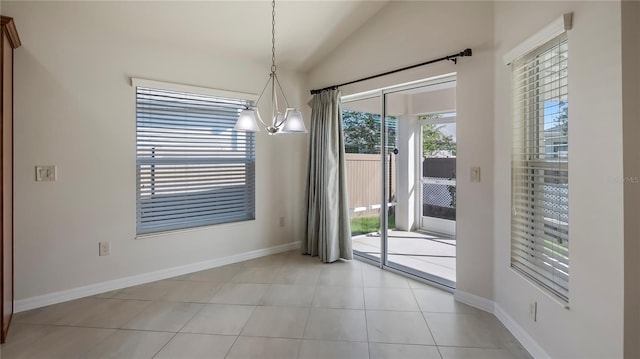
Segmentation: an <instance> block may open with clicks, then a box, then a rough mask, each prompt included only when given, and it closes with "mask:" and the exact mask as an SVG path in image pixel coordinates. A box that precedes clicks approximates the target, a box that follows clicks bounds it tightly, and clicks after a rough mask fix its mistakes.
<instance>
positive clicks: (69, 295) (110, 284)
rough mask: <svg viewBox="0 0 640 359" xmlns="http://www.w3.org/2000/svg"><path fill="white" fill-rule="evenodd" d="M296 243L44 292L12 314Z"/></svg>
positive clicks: (256, 255)
mask: <svg viewBox="0 0 640 359" xmlns="http://www.w3.org/2000/svg"><path fill="white" fill-rule="evenodd" d="M300 244H301V243H300V242H291V243H287V244H281V245H277V246H273V247H269V248H263V249H257V250H254V251H250V252H244V253H239V254H234V255H231V256H228V257H224V258H216V259H211V260H207V261H202V262H197V263H192V264H187V265H183V266H178V267H173V268H166V269H161V270H158V271H155V272H150V273H144V274H138V275H133V276H130V277H124V278H118V279H113V280H109V281H105V282H100V283H95V284H90V285H86V286H82V287H77V288H72V289H67V290H63V291H59V292H53V293H48V294H44V295H39V296H35V297H30V298H25V299H20V300H16V301H15V303H14V311H15V312H16V313H19V312H24V311H25V310H30V309H35V308H40V307H44V306H47V305H51V304H57V303H62V302H66V301H69V300H73V299H78V298H84V297H88V296H91V295H96V294H100V293H104V292H109V291H112V290H117V289H122V288H126V287H130V286H133V285H139V284H144V283H149V282H154V281H157V280H162V279H167V278H172V277H176V276H180V275H184V274H189V273H193V272H198V271H201V270H205V269H211V268H215V267H220V266H224V265H227V264H232V263H238V262H242V261H246V260H249V259H254V258H259V257H264V256H268V255H271V254H276V253H281V252H286V251H290V250H293V249H297V248H300Z"/></svg>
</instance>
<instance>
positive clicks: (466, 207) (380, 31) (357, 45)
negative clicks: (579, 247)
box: [309, 1, 493, 299]
mask: <svg viewBox="0 0 640 359" xmlns="http://www.w3.org/2000/svg"><path fill="white" fill-rule="evenodd" d="M492 6H493V5H492V4H491V3H488V2H413V1H406V2H405V1H402V2H390V3H389V4H388V5H387V6H385V7H384V8H383V9H382V10H381V11H380V12H378V13H377V14H376V15H375V16H374V17H373V18H372V19H371V20H370V21H369V22H367V23H366V24H365V25H364V26H363V27H361V28H360V29H358V31H356V32H355V33H353V34H352V35H351V36H350V37H348V38H347V39H346V41H345V42H343V43H342V44H340V46H339V47H338V48H336V50H335V51H334V52H333V53H331V54H330V55H329V56H328V57H327V58H326V59H324V60H323V61H322V63H321V64H320V65H318V66H316V67H315V68H314V69H312V70H311V71H310V73H309V85H310V86H311V87H312V88H321V87H324V86H329V85H333V84H336V83H342V82H346V81H349V80H353V79H357V78H360V77H365V76H368V75H372V74H376V73H380V72H384V71H387V70H392V69H396V68H399V67H403V66H408V65H413V64H416V63H420V62H423V61H426V60H430V59H433V58H437V57H442V56H445V55H449V54H451V53H454V52H459V51H462V50H463V49H465V48H467V47H470V48H472V49H473V57H470V58H462V59H460V61H459V62H458V64H457V65H454V64H453V63H451V62H441V63H438V64H434V65H430V66H425V67H420V68H417V69H413V70H409V71H404V72H401V73H397V74H394V75H391V76H387V77H384V78H380V79H376V80H370V81H367V82H363V83H359V84H356V85H350V86H346V87H344V88H342V93H343V95H347V94H353V93H357V92H361V91H364V90H371V89H375V88H380V87H382V86H390V85H395V84H399V83H404V82H408V81H414V80H418V79H424V78H428V77H432V76H437V75H442V74H447V73H451V72H457V89H456V94H457V98H456V103H457V105H458V108H457V111H458V112H457V140H458V157H457V158H458V169H457V173H458V174H459V177H458V182H457V183H458V203H457V204H458V207H457V219H458V222H457V226H458V227H457V243H458V247H457V252H458V259H457V287H458V289H459V290H462V291H465V292H469V293H472V294H474V295H477V296H481V297H484V298H488V299H491V298H492V296H493V278H492V263H493V248H492V244H493V215H492V209H493V195H492V191H493V186H492V181H493V179H492V176H493V157H492V151H493V146H492V142H493V128H492V125H493V122H492V119H493V100H492V99H493V94H492V92H491V91H490V90H489V89H491V88H493V50H492V46H493V44H492V41H491V39H492V37H493V25H492V24H493V20H492V19H493V8H492ZM472 166H480V167H481V168H482V172H483V174H482V176H483V177H482V178H483V180H482V182H481V183H473V184H472V183H471V182H470V181H469V172H470V167H472Z"/></svg>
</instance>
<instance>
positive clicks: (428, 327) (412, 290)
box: [409, 283, 442, 359]
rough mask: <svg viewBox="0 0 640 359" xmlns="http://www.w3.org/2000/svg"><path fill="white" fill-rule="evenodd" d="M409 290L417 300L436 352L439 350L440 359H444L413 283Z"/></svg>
mask: <svg viewBox="0 0 640 359" xmlns="http://www.w3.org/2000/svg"><path fill="white" fill-rule="evenodd" d="M409 289H411V295H412V296H413V300H415V302H416V305H417V306H418V310H419V311H420V316H422V320H424V324H425V325H426V326H427V330H428V331H429V335H431V339H433V345H435V347H436V350H438V355H440V359H442V352H440V348H439V347H438V343H437V342H436V337H434V336H433V332H432V331H431V327H430V326H429V322H427V317H426V316H425V314H424V312H423V311H422V307H421V306H420V302H418V298H417V297H416V293H415V292H414V288H412V287H411V283H409Z"/></svg>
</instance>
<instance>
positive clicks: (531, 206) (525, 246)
mask: <svg viewBox="0 0 640 359" xmlns="http://www.w3.org/2000/svg"><path fill="white" fill-rule="evenodd" d="M567 59H568V45H567V37H566V32H565V33H563V34H562V35H560V36H558V37H556V38H554V39H553V40H551V41H549V42H547V43H546V44H544V45H542V46H541V47H539V48H537V49H536V50H534V51H533V52H531V53H529V54H526V55H524V56H523V57H522V58H520V59H518V60H516V61H514V62H513V63H512V94H513V110H514V113H513V152H512V154H513V158H512V164H511V170H512V182H511V183H512V192H511V203H512V215H511V266H512V268H514V269H515V270H516V271H518V272H520V273H521V274H523V275H524V276H526V277H528V278H530V279H531V280H532V281H534V282H536V283H537V284H539V285H540V286H542V287H543V288H545V289H547V290H548V291H550V292H551V293H553V294H555V295H556V296H558V297H559V298H561V299H562V300H564V301H568V300H569V201H568V199H569V187H568V178H569V171H568V162H569V146H568V143H569V141H568V139H569V127H568V124H569V102H568V100H567V97H568V91H567Z"/></svg>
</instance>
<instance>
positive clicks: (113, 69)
mask: <svg viewBox="0 0 640 359" xmlns="http://www.w3.org/2000/svg"><path fill="white" fill-rule="evenodd" d="M119 6H125V3H119V2H100V3H97V2H67V3H53V2H7V1H3V7H2V11H3V15H7V16H12V17H14V19H15V21H16V24H17V27H18V30H19V33H20V37H21V39H22V43H23V46H22V47H21V48H19V49H18V50H17V51H16V52H15V79H16V82H15V294H16V299H17V300H20V299H25V298H30V297H33V296H38V295H43V294H47V293H51V292H55V291H61V290H66V289H70V288H75V287H79V286H84V285H89V284H93V283H99V282H102V281H106V280H111V279H117V278H122V277H126V276H131V275H136V274H142V273H148V272H152V271H157V270H160V269H165V268H171V267H174V266H180V265H187V264H192V263H196V262H199V261H205V260H211V259H215V258H222V257H226V256H230V255H234V254H239V253H243V252H247V251H251V250H256V249H262V248H267V247H271V246H275V245H279V244H285V243H289V242H291V241H294V240H299V239H300V238H301V237H300V236H301V234H302V230H303V225H304V217H303V214H304V210H303V202H304V178H305V171H306V169H305V167H304V164H305V163H306V152H307V151H306V150H307V148H306V142H307V136H306V135H300V136H297V137H291V136H279V137H267V136H266V134H265V132H264V131H263V132H261V133H259V134H258V136H257V150H256V152H257V160H256V161H257V174H256V180H257V183H258V184H257V198H256V205H257V213H256V220H255V221H250V222H242V223H236V224H227V225H218V226H213V227H207V228H203V229H199V230H194V231H189V232H183V233H176V234H170V235H163V236H158V237H153V238H145V239H141V240H135V239H134V237H135V218H136V214H135V197H136V195H135V183H136V182H135V92H134V89H133V88H132V87H131V86H130V83H129V77H131V76H133V77H139V78H146V79H153V80H159V81H167V82H176V83H182V84H190V85H196V86H203V87H211V88H218V89H225V90H230V91H238V92H248V93H256V92H259V91H260V90H261V89H262V86H263V85H264V81H266V79H267V77H268V71H269V68H268V64H264V63H252V62H250V61H244V60H243V59H242V58H240V57H238V56H233V54H228V53H221V52H216V49H215V48H210V47H207V46H206V44H200V46H193V44H190V43H189V41H188V39H185V40H186V41H185V45H184V47H182V46H175V44H170V45H169V44H166V43H164V42H163V39H162V38H155V39H153V38H150V39H141V38H137V37H136V33H135V32H129V33H123V32H122V31H121V30H122V29H118V25H119V24H118V20H117V16H113V15H117V14H118V9H119ZM146 6H154V3H148V4H147V5H146ZM105 14H109V15H110V16H105ZM176 20H178V19H176ZM181 23H184V19H181V20H179V21H176V23H174V24H170V23H167V24H166V25H167V26H177V25H179V24H181ZM279 70H280V71H279V74H280V76H281V77H282V80H283V81H284V83H283V86H284V88H285V89H286V90H287V91H288V93H287V95H288V97H289V100H290V101H291V102H292V103H296V104H299V106H300V107H303V111H305V115H306V117H307V118H308V117H309V112H308V107H307V106H306V105H304V104H305V102H306V99H307V98H308V96H307V94H306V86H304V82H303V81H304V77H303V76H301V75H298V74H292V73H286V72H284V70H285V69H279ZM303 89H304V90H305V91H304V92H303ZM267 102H268V101H267ZM302 105H304V106H302ZM268 110H269V109H264V110H263V111H268ZM49 164H51V165H56V166H57V167H58V180H57V181H56V182H37V183H36V182H35V181H34V166H35V165H49ZM282 198H286V200H282ZM280 216H284V217H285V222H286V226H285V227H279V226H278V217H280ZM99 241H111V242H112V248H111V250H112V254H111V255H110V256H106V257H98V242H99Z"/></svg>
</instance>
